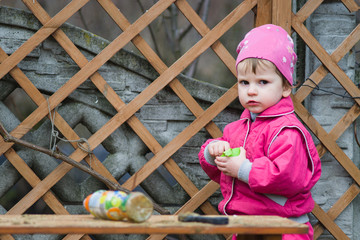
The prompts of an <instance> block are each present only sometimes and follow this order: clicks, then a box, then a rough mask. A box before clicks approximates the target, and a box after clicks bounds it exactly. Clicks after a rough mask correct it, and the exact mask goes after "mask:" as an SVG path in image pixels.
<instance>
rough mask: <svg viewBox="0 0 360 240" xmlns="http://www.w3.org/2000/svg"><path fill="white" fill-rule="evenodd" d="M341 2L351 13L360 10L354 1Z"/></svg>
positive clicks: (345, 0) (343, 0) (344, 0)
mask: <svg viewBox="0 0 360 240" xmlns="http://www.w3.org/2000/svg"><path fill="white" fill-rule="evenodd" d="M341 1H342V3H343V4H344V5H345V7H346V8H347V9H348V10H349V11H350V12H356V11H357V10H359V6H358V4H357V3H356V2H355V1H354V0H341Z"/></svg>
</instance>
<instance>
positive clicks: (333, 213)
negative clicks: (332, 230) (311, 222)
mask: <svg viewBox="0 0 360 240" xmlns="http://www.w3.org/2000/svg"><path fill="white" fill-rule="evenodd" d="M359 193H360V188H359V186H358V185H357V184H356V183H353V184H352V185H351V186H350V188H349V189H348V190H347V191H346V192H345V193H344V194H343V195H342V196H341V197H340V198H339V199H338V200H337V201H336V203H335V204H334V205H333V206H332V207H331V208H330V209H329V211H328V212H327V215H328V216H329V217H330V219H331V220H333V221H334V220H335V219H336V218H337V217H338V216H339V215H340V213H342V212H343V211H344V210H345V208H346V207H347V206H348V205H349V204H350V203H351V202H352V201H353V200H354V199H355V197H356V196H357V195H359ZM319 207H320V206H319ZM323 232H324V227H323V226H322V225H321V224H319V223H318V224H316V225H315V226H314V239H317V238H318V237H320V235H321V234H322V233H323Z"/></svg>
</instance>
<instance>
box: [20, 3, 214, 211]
mask: <svg viewBox="0 0 360 240" xmlns="http://www.w3.org/2000/svg"><path fill="white" fill-rule="evenodd" d="M25 2H26V4H27V5H28V7H29V8H30V9H31V10H32V11H33V12H34V14H35V15H36V16H37V17H42V19H41V21H47V16H46V15H47V14H46V12H45V11H44V10H43V9H42V8H41V6H36V7H35V6H34V5H33V4H32V3H31V1H30V0H27V1H25ZM110 3H112V2H109V1H108V2H107V4H108V6H109V7H110V9H116V7H115V6H114V5H113V4H110ZM119 14H121V13H120V12H119ZM119 14H117V15H116V16H119ZM129 25H130V23H128V24H127V26H126V27H128V26H129ZM126 27H124V28H126ZM53 36H54V38H55V39H56V40H57V41H58V42H59V43H60V44H61V46H63V48H64V49H65V50H66V51H67V52H68V54H69V55H70V56H71V57H72V58H73V59H74V61H75V62H77V64H78V65H79V66H80V67H82V66H84V65H85V64H86V63H87V62H88V61H87V59H86V58H85V56H83V55H82V53H81V52H80V51H79V50H78V49H77V48H76V47H75V46H74V45H73V43H72V42H71V41H70V40H69V39H68V38H67V37H66V35H65V34H64V33H63V32H62V30H60V29H59V30H57V31H56V32H55V33H54V34H53ZM137 38H141V37H140V35H138V36H137V37H135V38H134V40H135V39H137ZM134 40H133V41H134ZM147 46H148V45H147ZM152 57H154V56H152ZM90 79H91V80H92V81H93V82H94V84H95V85H96V86H97V87H98V88H100V89H104V86H106V94H105V97H106V98H107V99H108V100H109V102H110V103H112V105H113V106H114V108H115V109H119V108H120V107H121V106H123V105H124V102H122V101H121V99H120V98H119V97H118V95H117V94H116V93H115V91H113V89H112V88H111V87H109V86H108V85H107V84H106V82H105V80H104V79H103V78H102V77H101V76H100V75H99V74H98V73H95V74H94V75H93V76H92V77H91V78H90ZM179 84H180V83H179ZM178 88H179V87H178ZM102 92H104V91H102ZM186 92H187V91H186ZM183 95H185V94H183ZM188 95H189V94H188ZM185 96H186V97H188V96H187V95H185ZM191 98H192V97H191ZM192 99H193V98H192ZM128 124H129V125H130V127H132V128H133V129H135V132H136V133H137V135H138V136H140V137H141V138H142V139H143V140H144V142H145V143H146V145H147V146H148V147H149V148H150V149H153V152H154V153H156V152H157V151H159V149H161V145H160V144H158V142H157V141H156V139H155V138H154V137H152V136H151V134H150V133H149V131H148V130H147V129H146V128H145V127H144V126H143V125H142V124H141V122H140V121H139V120H138V119H137V118H136V117H135V116H132V117H131V118H130V119H129V120H128ZM142 136H143V137H142ZM153 145H154V146H153ZM170 160H171V159H170ZM171 161H172V163H173V164H171V165H170V166H168V167H167V166H166V165H165V167H167V169H168V170H169V171H170V173H173V175H174V177H175V179H176V180H177V181H178V182H179V183H180V184H181V185H182V186H183V187H184V189H185V190H186V191H187V192H188V193H189V194H190V196H192V195H193V194H195V193H196V192H197V191H198V189H197V188H196V187H195V185H194V184H193V183H192V182H191V181H190V180H189V179H188V178H187V177H186V175H185V174H184V173H183V172H182V171H181V169H180V168H179V167H178V166H177V165H176V166H175V165H174V164H175V162H174V161H173V160H171ZM100 164H101V163H100ZM101 165H102V164H101ZM167 165H169V164H167ZM95 170H96V169H95ZM115 181H116V180H115ZM203 210H204V212H208V214H214V213H215V212H216V211H215V210H214V209H213V207H212V206H211V205H210V204H206V206H204V208H203Z"/></svg>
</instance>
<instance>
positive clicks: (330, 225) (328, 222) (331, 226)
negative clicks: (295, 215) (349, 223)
mask: <svg viewBox="0 0 360 240" xmlns="http://www.w3.org/2000/svg"><path fill="white" fill-rule="evenodd" d="M312 213H313V214H314V215H315V216H316V218H317V219H319V221H321V223H322V224H323V225H324V226H325V227H326V229H327V230H328V231H329V232H330V233H331V234H332V235H333V236H334V237H335V238H336V239H344V240H345V239H350V238H349V237H348V236H346V234H345V233H344V232H343V231H342V230H341V228H340V227H339V226H338V225H336V224H335V222H334V221H333V220H332V219H330V217H329V216H328V215H327V214H326V213H325V212H324V210H323V209H322V208H321V207H320V206H319V205H317V204H315V207H314V209H313V211H312Z"/></svg>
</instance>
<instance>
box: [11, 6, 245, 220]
mask: <svg viewBox="0 0 360 240" xmlns="http://www.w3.org/2000/svg"><path fill="white" fill-rule="evenodd" d="M158 3H159V2H158ZM249 7H251V4H249V2H243V3H242V4H241V5H240V7H238V8H236V9H235V10H234V11H233V12H232V13H231V14H230V15H229V16H228V17H227V18H225V19H224V20H223V21H222V22H220V23H219V24H218V25H217V26H216V27H215V28H214V29H213V30H212V31H211V32H210V33H209V34H207V35H206V36H205V37H204V38H203V39H202V40H200V41H199V42H198V43H197V44H196V45H195V46H194V47H193V48H192V49H190V50H189V51H188V52H187V53H186V54H185V55H184V56H183V57H182V58H181V59H180V60H178V61H177V62H176V63H175V64H174V65H175V66H176V68H175V67H173V66H174V65H173V66H172V67H171V68H169V69H168V70H166V71H165V72H164V74H162V75H161V76H160V77H159V78H158V79H157V80H155V81H154V82H153V83H152V84H151V85H150V86H149V87H148V88H146V89H145V90H144V91H143V92H142V93H141V94H139V95H138V96H137V97H136V98H135V99H134V100H133V101H132V102H130V103H129V104H128V105H126V106H125V107H124V108H123V111H120V112H119V113H118V114H116V115H115V116H114V117H113V118H112V119H111V120H110V121H108V122H107V123H106V124H105V125H104V126H103V127H102V128H101V129H100V130H99V131H97V132H96V133H95V134H94V135H92V136H91V137H90V139H89V143H90V145H91V146H92V147H96V146H97V144H98V143H101V142H102V141H103V140H104V139H105V138H106V137H107V136H108V134H110V133H111V132H112V131H113V129H116V128H118V127H119V126H120V125H121V124H122V123H123V122H124V121H125V120H127V119H128V118H129V117H130V116H132V115H133V114H134V113H135V112H136V111H137V110H138V108H139V107H141V106H142V105H143V104H144V103H146V102H147V101H148V100H149V99H150V98H151V97H152V95H153V94H155V93H156V91H158V90H159V89H160V88H159V87H158V86H157V85H162V84H164V85H162V86H165V84H166V83H167V82H168V81H170V80H171V79H173V78H174V77H175V76H176V75H178V74H179V72H180V71H181V70H182V64H184V63H187V62H189V58H195V57H197V56H198V55H196V54H201V52H202V51H204V50H205V49H207V48H208V46H210V45H211V44H212V43H213V41H215V40H214V39H212V38H215V39H217V38H216V37H217V36H221V34H222V33H223V32H226V30H227V27H229V26H230V25H231V26H232V24H231V23H232V21H237V20H238V19H240V18H242V16H243V14H245V13H246V12H248V11H247V9H248V8H249ZM149 12H150V10H149V11H148V12H147V13H149ZM137 22H139V20H137V21H136V22H135V23H137ZM135 23H134V24H135ZM134 24H133V25H134ZM133 25H132V26H133ZM129 28H130V27H129ZM129 28H128V29H129ZM128 29H127V30H126V31H128ZM126 31H125V32H124V33H126ZM113 43H114V42H113ZM90 63H91V62H90ZM175 69H176V70H175ZM82 70H84V68H82ZM82 70H80V71H82ZM165 73H167V74H165ZM171 76H172V77H171ZM162 81H164V82H162ZM166 81H167V82H166ZM55 94H56V93H55ZM234 94H235V95H237V91H236V85H234V87H233V88H231V89H230V90H229V91H228V92H227V93H225V94H224V95H223V96H222V97H221V98H220V99H219V100H218V101H217V102H216V103H214V104H213V105H212V106H211V107H210V108H208V109H207V111H206V112H204V114H202V115H201V116H200V118H199V119H197V121H196V120H195V124H192V125H190V126H189V127H188V128H187V131H186V132H183V134H182V135H181V134H180V136H179V135H178V137H177V138H176V139H182V141H180V144H179V145H180V146H181V145H183V144H184V143H185V142H186V141H187V140H188V139H187V140H186V139H184V136H186V135H187V136H186V137H189V136H190V135H189V134H194V133H195V132H196V131H199V130H200V129H201V128H202V127H203V126H204V124H206V123H208V121H209V119H212V118H213V117H215V116H216V115H217V114H218V113H219V112H220V111H221V110H222V109H220V107H219V106H225V105H226V106H227V105H228V104H230V102H231V101H229V99H234V98H233V97H234ZM138 99H140V100H138ZM135 100H136V101H135ZM138 101H140V102H141V104H139V103H138ZM223 102H225V104H224V103H223ZM194 125H196V128H197V130H196V129H193V127H194ZM183 140H185V142H183ZM168 149H171V151H170V154H168V152H169V151H168ZM174 150H175V151H176V150H177V149H175V148H174V147H173V146H171V145H170V146H169V147H168V148H167V149H165V148H164V149H163V150H162V151H161V152H159V153H161V154H159V153H158V154H156V155H155V156H156V158H155V159H157V162H156V164H150V166H149V165H146V167H147V168H149V169H150V170H149V171H147V170H146V171H143V172H141V174H138V173H139V172H138V173H137V174H135V175H133V176H132V178H130V179H132V180H133V179H134V178H135V179H136V178H137V177H139V178H138V179H140V181H137V182H142V181H143V180H144V179H145V178H146V177H147V176H148V175H149V174H151V173H152V171H153V167H154V166H155V165H157V166H156V167H155V168H157V167H158V166H159V165H160V164H161V163H163V162H164V161H165V160H166V159H168V158H169V157H170V156H171V155H172V154H173V153H174ZM83 156H84V155H83V153H82V152H80V151H78V150H76V151H75V152H74V153H73V154H72V155H71V156H70V157H71V158H73V159H74V160H78V159H81V158H82V157H83ZM164 156H167V157H164ZM152 163H155V161H153V162H152ZM70 169H71V167H70V166H69V165H68V164H65V163H64V164H60V165H59V166H58V167H57V168H56V169H55V170H54V171H53V172H52V173H50V174H49V175H48V176H47V177H46V178H45V179H44V180H43V181H42V182H41V183H39V184H38V185H37V186H36V187H35V188H34V189H33V190H31V191H30V192H29V193H28V194H27V195H26V196H25V197H24V198H22V199H21V200H20V201H19V202H18V203H17V204H16V205H15V206H14V207H13V208H12V209H10V211H13V212H15V213H17V212H20V213H21V212H22V210H23V209H24V208H26V206H28V205H32V204H33V203H34V201H36V200H37V199H39V197H40V196H41V195H42V194H44V192H46V191H47V189H48V188H49V187H51V186H53V185H54V184H55V183H56V181H58V180H59V179H60V178H62V176H64V175H65V174H66V173H67V172H68V171H69V170H70ZM142 169H143V170H144V168H142ZM140 170H141V169H140ZM144 173H145V174H144ZM140 176H141V178H140ZM127 182H128V183H130V187H129V185H124V187H125V188H128V189H129V190H132V189H134V188H135V187H136V186H137V185H134V184H133V183H131V181H129V180H128V181H127ZM137 182H136V183H137Z"/></svg>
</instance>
